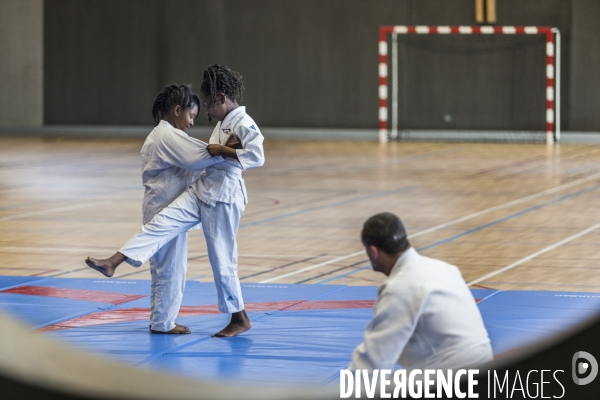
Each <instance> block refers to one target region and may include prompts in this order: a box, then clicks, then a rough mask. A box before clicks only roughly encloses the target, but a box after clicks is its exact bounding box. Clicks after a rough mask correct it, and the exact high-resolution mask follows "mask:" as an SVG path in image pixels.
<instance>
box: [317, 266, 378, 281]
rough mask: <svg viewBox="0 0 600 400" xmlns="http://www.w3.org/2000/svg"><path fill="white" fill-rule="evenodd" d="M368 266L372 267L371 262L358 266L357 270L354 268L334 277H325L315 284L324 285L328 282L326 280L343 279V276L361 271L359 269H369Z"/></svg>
mask: <svg viewBox="0 0 600 400" xmlns="http://www.w3.org/2000/svg"><path fill="white" fill-rule="evenodd" d="M367 268H371V264H368V265H365V266H364V267H360V268H358V269H355V270H353V271H350V272H346V273H344V274H342V275H338V276H334V277H333V278H327V279H323V280H322V281H319V282H315V283H314V284H315V285H322V284H323V283H326V282H331V281H335V280H337V279H341V278H343V277H345V276H348V275H352V274H355V273H357V272H359V271H363V270H365V269H367Z"/></svg>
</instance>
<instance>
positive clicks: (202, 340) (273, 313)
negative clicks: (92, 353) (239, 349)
mask: <svg viewBox="0 0 600 400" xmlns="http://www.w3.org/2000/svg"><path fill="white" fill-rule="evenodd" d="M346 287H347V286H342V287H340V288H337V289H333V290H330V291H329V292H327V293H323V294H320V295H318V296H314V297H311V298H308V299H306V301H310V300H314V299H318V298H320V297H323V296H326V295H328V294H331V293H335V292H337V291H338V290H342V289H344V288H346ZM303 303H304V302H303ZM280 312H281V310H274V312H265V313H264V314H262V315H259V316H257V317H255V318H250V320H251V321H252V322H256V321H260V320H262V319H265V318H267V317H269V316H271V315H275V314H277V313H280ZM211 338H212V336H205V337H202V338H200V339H197V340H194V341H192V342H189V343H184V344H181V345H179V346H175V347H173V348H170V349H167V350H163V351H161V352H160V353H156V354H153V355H151V356H150V357H147V358H145V359H143V360H141V361H138V362H137V363H135V364H134V365H136V366H137V365H142V364H146V363H149V362H150V361H153V360H156V359H157V358H159V357H162V356H164V355H166V354H169V353H173V352H175V351H178V350H181V349H184V348H186V347H189V346H192V345H194V344H197V343H201V342H204V341H205V340H208V339H211Z"/></svg>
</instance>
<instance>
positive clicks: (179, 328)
mask: <svg viewBox="0 0 600 400" xmlns="http://www.w3.org/2000/svg"><path fill="white" fill-rule="evenodd" d="M150 332H152V333H157V334H167V335H168V334H172V335H187V334H190V333H192V331H190V330H189V328H188V327H187V326H183V325H179V324H175V328H173V329H171V330H170V331H168V332H162V331H155V330H154V329H150Z"/></svg>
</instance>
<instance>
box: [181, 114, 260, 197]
mask: <svg viewBox="0 0 600 400" xmlns="http://www.w3.org/2000/svg"><path fill="white" fill-rule="evenodd" d="M231 134H234V135H235V137H236V140H234V141H239V142H241V144H242V147H243V149H237V150H236V153H237V157H238V160H239V161H238V160H235V159H232V158H226V159H225V161H224V162H222V163H218V164H215V165H213V166H212V167H209V168H207V169H205V170H204V171H202V172H201V174H200V178H199V179H198V180H196V181H194V183H193V184H192V185H191V190H192V192H193V193H194V194H195V195H196V198H197V199H198V200H199V201H201V202H203V203H206V204H208V205H210V206H214V205H215V204H216V202H218V201H220V202H223V203H227V204H232V203H234V202H235V198H236V192H237V191H238V190H241V191H242V196H243V199H244V205H246V204H247V203H248V195H247V193H246V186H245V184H244V180H243V179H242V171H245V170H247V169H249V168H257V167H261V166H262V165H263V164H264V163H265V153H264V150H263V141H264V137H263V135H262V134H261V133H260V130H259V129H258V126H257V125H256V123H255V122H254V120H253V119H252V118H251V117H250V116H249V115H248V114H246V107H243V106H240V107H238V108H236V109H235V110H232V111H231V112H230V113H229V114H227V116H226V117H225V119H223V121H219V123H217V125H216V126H215V129H214V130H213V133H212V135H211V137H210V140H209V141H208V143H209V144H225V143H226V142H227V139H228V138H229V136H230V135H231Z"/></svg>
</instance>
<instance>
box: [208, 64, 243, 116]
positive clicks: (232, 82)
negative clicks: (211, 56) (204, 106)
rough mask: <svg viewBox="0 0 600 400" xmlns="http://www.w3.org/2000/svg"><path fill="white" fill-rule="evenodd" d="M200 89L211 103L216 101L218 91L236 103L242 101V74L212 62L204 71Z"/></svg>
mask: <svg viewBox="0 0 600 400" xmlns="http://www.w3.org/2000/svg"><path fill="white" fill-rule="evenodd" d="M200 90H201V91H202V93H204V94H205V95H206V96H208V97H209V98H210V101H211V103H212V104H215V103H216V102H217V96H218V94H219V93H224V94H225V96H227V97H229V99H230V100H232V101H234V102H236V103H238V102H241V101H242V93H243V92H244V82H243V81H242V76H241V75H240V74H239V73H237V72H235V71H232V70H231V69H230V68H229V67H226V66H224V65H219V64H213V65H211V66H210V67H208V68H207V69H206V71H204V80H203V81H202V86H200ZM209 122H210V121H209Z"/></svg>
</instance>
